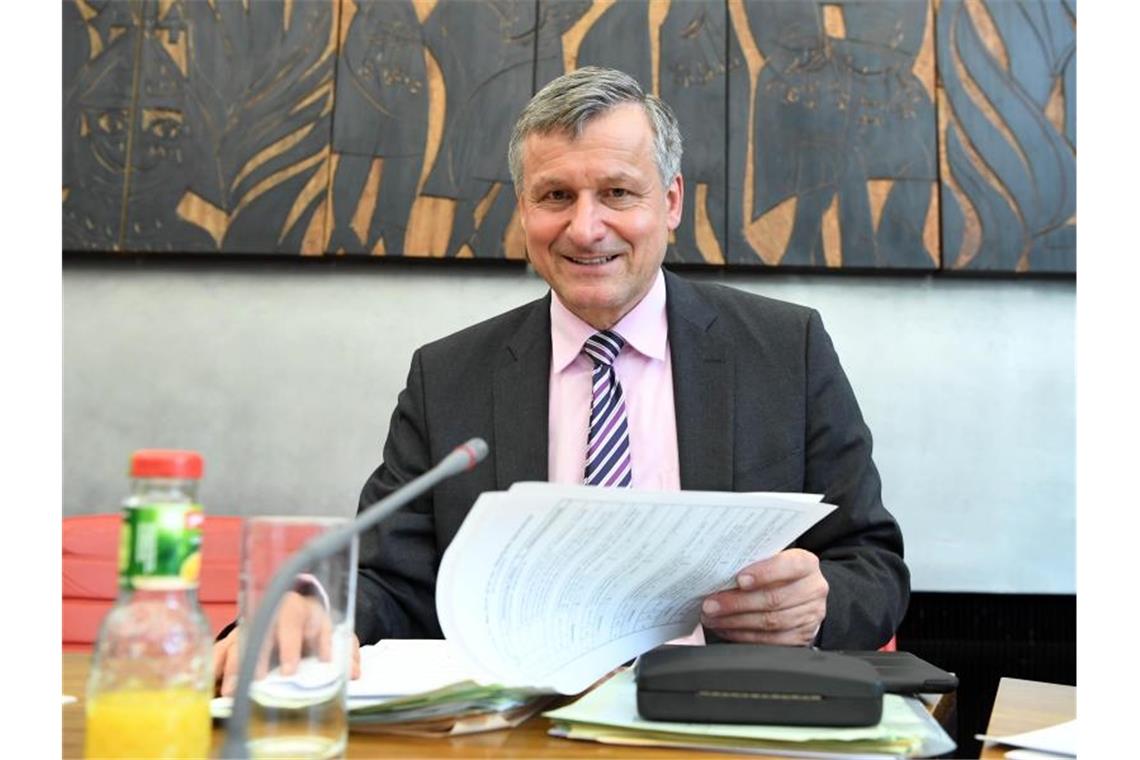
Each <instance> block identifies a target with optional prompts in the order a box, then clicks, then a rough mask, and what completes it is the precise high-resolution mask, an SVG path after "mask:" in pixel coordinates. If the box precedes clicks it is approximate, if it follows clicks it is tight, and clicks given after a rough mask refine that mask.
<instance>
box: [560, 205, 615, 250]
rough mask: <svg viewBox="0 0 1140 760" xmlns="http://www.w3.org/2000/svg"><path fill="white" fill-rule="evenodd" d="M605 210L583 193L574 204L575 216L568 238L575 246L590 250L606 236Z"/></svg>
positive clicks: (571, 222)
mask: <svg viewBox="0 0 1140 760" xmlns="http://www.w3.org/2000/svg"><path fill="white" fill-rule="evenodd" d="M604 211H605V209H604V208H602V206H601V205H600V204H599V203H598V202H597V200H596V199H595V198H593V197H591V196H590V195H588V194H586V193H583V194H581V195H579V196H578V198H577V199H576V200H575V202H574V209H573V216H572V217H571V218H570V225H569V227H568V228H567V230H566V232H567V236H568V237H569V238H570V241H571V242H572V243H574V245H577V246H579V247H580V248H588V247H590V246H591V245H593V244H594V243H596V242H598V241H599V240H601V239H602V238H604V237H605V236H606V225H605V221H604V220H603V212H604Z"/></svg>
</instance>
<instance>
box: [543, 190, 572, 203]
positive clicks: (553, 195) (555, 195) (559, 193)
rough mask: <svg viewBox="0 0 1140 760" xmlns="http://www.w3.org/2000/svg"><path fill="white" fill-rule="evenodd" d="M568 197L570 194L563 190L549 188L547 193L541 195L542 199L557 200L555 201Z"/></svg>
mask: <svg viewBox="0 0 1140 760" xmlns="http://www.w3.org/2000/svg"><path fill="white" fill-rule="evenodd" d="M569 197H570V194H569V193H567V192H566V191H565V190H551V191H550V192H549V193H547V194H546V195H545V196H544V197H543V200H547V201H556V202H557V201H564V200H566V199H567V198H569Z"/></svg>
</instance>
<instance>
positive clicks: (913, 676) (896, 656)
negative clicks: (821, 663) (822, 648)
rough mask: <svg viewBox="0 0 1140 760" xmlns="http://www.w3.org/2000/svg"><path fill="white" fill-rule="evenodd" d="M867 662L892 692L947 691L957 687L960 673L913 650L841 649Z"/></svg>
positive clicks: (923, 692) (885, 687) (929, 692)
mask: <svg viewBox="0 0 1140 760" xmlns="http://www.w3.org/2000/svg"><path fill="white" fill-rule="evenodd" d="M841 654H845V655H848V656H850V657H855V658H857V659H860V660H862V661H863V662H865V663H867V664H868V665H870V666H871V667H873V668H874V669H875V672H876V673H878V674H879V680H881V681H882V682H883V688H884V689H885V690H886V691H888V692H890V693H892V694H945V693H947V692H951V691H954V690H955V689H957V688H958V676H956V675H954V674H953V673H948V672H946V671H945V670H943V669H942V668H939V667H937V666H935V665H931V664H930V663H929V662H927V661H926V660H924V659H922V658H921V657H919V656H918V655H914V654H911V653H910V652H872V651H868V652H841Z"/></svg>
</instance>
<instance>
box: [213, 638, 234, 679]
mask: <svg viewBox="0 0 1140 760" xmlns="http://www.w3.org/2000/svg"><path fill="white" fill-rule="evenodd" d="M234 638H236V637H235V635H234V632H233V631H230V633H229V635H227V636H226V637H225V638H224V639H222V640H221V641H215V642H214V685H215V686H217V685H218V684H219V683H221V680H222V670H223V668H224V667H225V665H226V655H227V654H228V653H229V650H230V647H231V646H233V643H234V642H233V640H234Z"/></svg>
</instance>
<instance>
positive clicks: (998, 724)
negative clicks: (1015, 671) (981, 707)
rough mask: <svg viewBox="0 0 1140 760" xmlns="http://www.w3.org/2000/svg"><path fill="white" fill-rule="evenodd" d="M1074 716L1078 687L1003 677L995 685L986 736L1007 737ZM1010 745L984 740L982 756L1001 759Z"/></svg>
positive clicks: (1054, 723)
mask: <svg viewBox="0 0 1140 760" xmlns="http://www.w3.org/2000/svg"><path fill="white" fill-rule="evenodd" d="M1076 715H1077V689H1076V687H1075V686H1062V685H1060V684H1055V683H1043V682H1041V681H1023V680H1021V679H1020V678H1003V679H1001V682H1000V683H999V684H998V691H997V697H996V698H995V699H994V709H993V711H992V712H991V713H990V724H989V726H988V727H987V728H986V734H987V735H989V736H1008V735H1010V734H1019V733H1022V732H1023V731H1033V730H1035V729H1038V728H1045V727H1046V726H1053V725H1056V724H1058V723H1064V722H1065V721H1068V720H1072V719H1073V718H1075V717H1076ZM1009 749H1010V748H1009V747H1006V746H1002V745H1000V744H993V743H991V742H986V743H985V744H984V745H983V746H982V755H981V757H982V758H983V759H985V760H988V759H989V758H1002V757H1005V753H1006V752H1008V751H1009Z"/></svg>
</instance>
